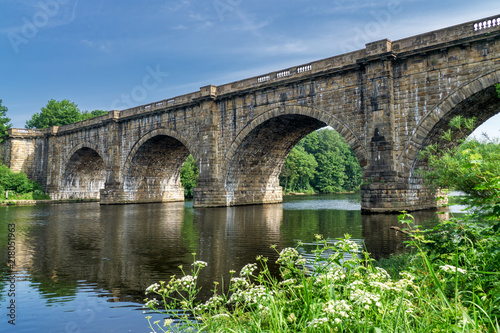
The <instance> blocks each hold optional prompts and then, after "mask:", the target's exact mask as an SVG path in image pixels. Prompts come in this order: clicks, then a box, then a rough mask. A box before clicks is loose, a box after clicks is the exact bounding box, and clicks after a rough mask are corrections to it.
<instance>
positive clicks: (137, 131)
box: [1, 15, 500, 212]
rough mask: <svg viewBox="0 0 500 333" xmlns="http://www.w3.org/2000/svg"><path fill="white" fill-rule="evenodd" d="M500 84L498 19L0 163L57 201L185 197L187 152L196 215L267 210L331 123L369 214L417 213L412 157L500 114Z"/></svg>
mask: <svg viewBox="0 0 500 333" xmlns="http://www.w3.org/2000/svg"><path fill="white" fill-rule="evenodd" d="M499 82H500V15H496V16H494V17H489V18H486V19H482V20H480V21H474V22H468V23H464V24H460V25H457V26H453V27H448V28H445V29H441V30H437V31H433V32H429V33H425V34H421V35H417V36H413V37H409V38H405V39H401V40H397V41H393V42H391V41H389V40H387V39H385V40H380V41H377V42H373V43H369V44H366V48H364V49H361V50H358V51H355V52H351V53H347V54H342V55H339V56H335V57H332V58H328V59H323V60H319V61H316V62H312V63H309V64H305V65H301V66H297V67H292V68H288V69H286V70H282V71H278V72H273V73H269V74H266V75H262V76H259V77H253V78H249V79H245V80H241V81H238V82H233V83H230V84H226V85H222V86H206V87H202V88H201V89H200V91H197V92H194V93H191V94H187V95H183V96H178V97H175V98H172V99H167V100H163V101H160V102H157V103H152V104H148V105H143V106H139V107H136V108H133V109H127V110H123V111H110V112H109V113H108V114H107V115H105V116H102V117H99V118H94V119H91V120H87V121H83V122H79V123H76V124H71V125H66V126H61V127H52V128H48V129H44V130H26V129H12V130H10V132H9V133H10V135H9V139H8V140H7V141H6V142H5V143H4V144H3V146H2V153H1V155H2V156H3V161H4V163H5V164H7V165H8V166H9V167H10V168H11V169H12V170H14V171H19V170H24V171H25V172H26V173H27V174H28V175H29V176H30V177H31V178H33V179H35V180H37V181H39V182H40V183H42V184H43V186H44V187H45V188H46V190H47V191H48V193H49V194H50V195H51V197H52V198H53V199H69V198H81V199H100V202H101V204H121V203H139V202H141V203H142V202H166V201H179V200H183V189H182V187H181V185H180V169H181V166H182V164H183V162H184V161H185V159H186V158H187V156H188V155H189V154H192V155H193V157H194V158H195V160H196V162H197V164H198V167H199V170H200V175H199V179H198V186H197V187H196V188H195V191H194V206H195V207H200V206H206V207H216V206H231V205H246V204H261V203H275V202H281V200H282V189H281V187H280V186H279V182H278V175H279V173H280V169H281V166H282V164H283V162H284V160H285V158H286V156H287V154H288V153H289V151H290V150H291V149H292V147H293V146H294V145H295V144H296V143H297V142H298V141H299V140H300V139H302V138H303V137H304V136H306V135H307V134H309V133H310V132H312V131H314V130H317V129H319V128H322V127H324V126H331V127H333V128H334V129H335V130H336V131H338V132H339V133H340V134H341V135H342V136H343V137H344V138H345V139H346V141H347V142H348V143H349V145H350V146H351V147H352V149H353V151H354V153H355V154H356V156H357V158H358V160H359V163H360V165H361V167H362V169H363V178H364V185H362V188H361V196H362V209H363V210H365V211H373V212H377V211H378V212H382V211H397V210H402V209H406V210H416V209H424V208H429V207H433V206H435V200H434V195H433V193H431V192H430V191H429V190H428V189H427V188H426V187H425V186H423V184H422V182H421V179H420V178H419V177H418V175H417V173H416V170H417V168H418V165H419V159H418V158H417V156H418V153H419V151H421V150H422V149H423V148H424V147H426V146H427V145H429V144H431V143H434V142H437V140H438V137H439V136H440V134H441V133H442V132H443V131H444V130H446V129H447V123H448V121H449V120H450V119H451V118H452V117H453V116H456V115H464V116H475V117H477V118H478V120H479V121H478V124H481V123H482V122H484V121H485V120H487V119H488V118H490V117H492V116H493V115H495V114H496V113H498V112H499V111H500V99H499V98H498V97H497V94H496V91H495V84H497V83H499ZM499 127H500V126H499ZM457 139H458V138H457Z"/></svg>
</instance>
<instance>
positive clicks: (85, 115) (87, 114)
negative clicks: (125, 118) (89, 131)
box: [81, 110, 108, 120]
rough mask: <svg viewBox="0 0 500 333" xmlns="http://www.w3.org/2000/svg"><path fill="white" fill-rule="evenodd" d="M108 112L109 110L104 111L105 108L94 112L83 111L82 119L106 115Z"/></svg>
mask: <svg viewBox="0 0 500 333" xmlns="http://www.w3.org/2000/svg"><path fill="white" fill-rule="evenodd" d="M107 114H108V111H104V110H94V111H92V112H89V111H83V112H82V119H81V120H87V119H91V118H95V117H100V116H105V115H107Z"/></svg>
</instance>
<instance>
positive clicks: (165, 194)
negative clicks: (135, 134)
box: [122, 128, 197, 203]
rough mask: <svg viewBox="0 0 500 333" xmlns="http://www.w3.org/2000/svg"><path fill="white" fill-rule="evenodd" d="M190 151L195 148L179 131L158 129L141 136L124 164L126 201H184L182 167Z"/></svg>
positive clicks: (194, 153) (194, 154) (123, 175)
mask: <svg viewBox="0 0 500 333" xmlns="http://www.w3.org/2000/svg"><path fill="white" fill-rule="evenodd" d="M190 152H193V157H194V158H195V159H197V156H196V151H195V150H194V149H193V148H192V147H191V145H190V144H189V143H188V141H187V140H186V139H185V138H184V137H183V136H182V135H180V134H179V133H177V132H175V131H172V130H170V129H165V128H162V129H157V130H154V131H151V132H149V133H147V134H146V135H144V136H143V137H142V138H141V139H139V140H138V141H137V142H136V144H135V145H134V146H133V148H132V149H131V151H130V153H129V154H128V156H127V160H126V161H125V164H124V166H123V169H122V170H123V171H122V172H123V174H122V177H123V192H124V201H125V202H135V203H140V202H168V201H183V200H184V189H183V188H182V185H181V182H180V171H181V169H182V165H183V164H184V162H185V160H186V158H187V157H188V156H189V154H190Z"/></svg>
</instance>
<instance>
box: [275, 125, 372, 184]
mask: <svg viewBox="0 0 500 333" xmlns="http://www.w3.org/2000/svg"><path fill="white" fill-rule="evenodd" d="M313 166H314V167H313ZM310 172H313V173H314V176H313V177H310V176H309V175H310ZM361 182H362V172H361V167H360V165H359V162H358V160H357V158H356V155H354V153H353V151H352V149H351V147H349V145H348V144H347V142H345V140H344V138H342V136H341V135H340V134H339V133H337V132H336V131H334V130H329V129H325V130H320V131H315V132H312V133H311V134H309V135H308V136H306V137H305V138H304V139H302V140H301V141H300V142H299V143H298V144H297V145H296V147H294V149H292V151H291V152H290V154H289V155H288V157H287V159H286V161H285V163H284V165H283V168H282V170H281V174H280V184H281V185H282V186H283V187H284V188H285V191H289V190H292V191H307V190H309V189H310V188H313V189H314V191H316V192H321V193H332V192H341V191H356V190H358V189H359V186H360V185H361Z"/></svg>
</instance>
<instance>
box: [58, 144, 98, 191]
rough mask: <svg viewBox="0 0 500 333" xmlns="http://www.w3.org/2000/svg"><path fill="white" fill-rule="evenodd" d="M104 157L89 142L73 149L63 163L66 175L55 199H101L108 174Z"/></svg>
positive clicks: (95, 146)
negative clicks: (101, 192)
mask: <svg viewBox="0 0 500 333" xmlns="http://www.w3.org/2000/svg"><path fill="white" fill-rule="evenodd" d="M102 156H104V154H103V152H102V150H101V149H100V148H99V147H98V146H97V145H95V144H92V143H89V142H82V143H80V144H78V145H76V146H75V147H73V148H72V149H71V151H70V153H69V154H68V156H67V157H66V159H65V160H64V162H63V166H64V174H63V175H62V179H61V183H60V186H59V187H60V190H59V191H58V193H57V198H54V199H99V198H100V190H101V189H103V188H104V185H105V182H106V174H107V168H106V163H105V161H104V159H103V157H102Z"/></svg>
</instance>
